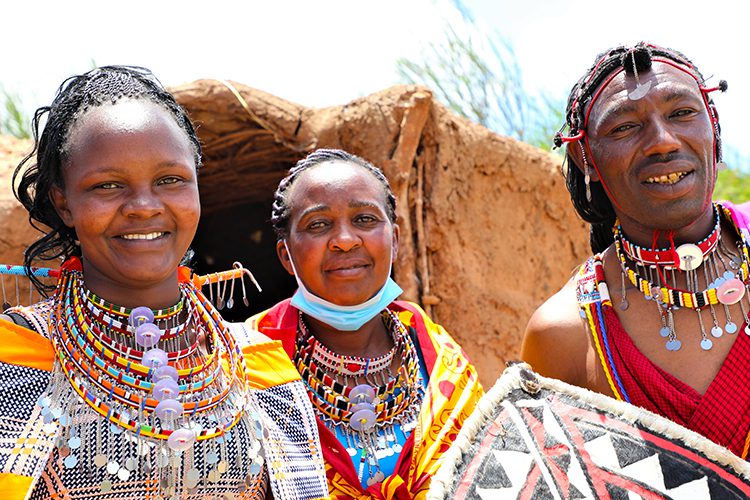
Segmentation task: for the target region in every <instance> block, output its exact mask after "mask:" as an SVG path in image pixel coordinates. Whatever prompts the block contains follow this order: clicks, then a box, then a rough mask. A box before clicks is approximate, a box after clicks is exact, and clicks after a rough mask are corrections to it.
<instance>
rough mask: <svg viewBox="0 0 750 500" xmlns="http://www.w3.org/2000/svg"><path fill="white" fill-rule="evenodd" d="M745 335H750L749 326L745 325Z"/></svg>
mask: <svg viewBox="0 0 750 500" xmlns="http://www.w3.org/2000/svg"><path fill="white" fill-rule="evenodd" d="M745 334H746V335H750V325H745Z"/></svg>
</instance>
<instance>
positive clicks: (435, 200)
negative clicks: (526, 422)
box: [418, 104, 588, 386]
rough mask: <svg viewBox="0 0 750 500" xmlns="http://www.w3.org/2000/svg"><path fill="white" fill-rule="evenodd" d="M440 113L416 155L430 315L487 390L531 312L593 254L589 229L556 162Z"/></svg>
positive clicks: (514, 352)
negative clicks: (454, 342) (576, 211)
mask: <svg viewBox="0 0 750 500" xmlns="http://www.w3.org/2000/svg"><path fill="white" fill-rule="evenodd" d="M434 108H435V109H434V111H433V113H432V115H433V120H431V121H430V122H429V123H428V125H427V126H426V128H425V131H424V135H423V139H422V150H421V153H420V158H418V161H424V164H425V171H424V192H423V193H422V196H423V197H424V201H425V205H426V206H425V216H424V217H425V221H424V223H425V235H426V240H427V241H426V245H427V249H428V250H427V253H428V261H429V280H430V289H431V295H432V297H431V299H432V300H433V301H434V302H437V303H436V304H435V305H434V306H433V307H432V311H431V312H432V316H433V319H434V320H435V321H436V322H439V323H441V324H442V325H443V326H445V327H446V328H447V329H448V331H449V332H451V334H452V335H453V336H454V337H455V338H456V340H458V341H459V342H460V343H461V345H462V346H463V348H464V350H465V351H466V352H467V353H468V354H469V356H470V357H471V359H472V361H473V362H474V363H475V364H476V366H477V368H478V370H479V373H480V378H481V380H482V383H483V384H485V386H489V384H491V383H492V382H494V380H495V378H496V377H497V376H498V375H499V373H500V372H501V371H502V369H503V367H504V363H505V362H506V361H509V360H513V359H517V358H518V353H519V348H520V345H521V340H522V336H523V330H524V328H525V325H526V323H527V321H528V319H529V317H530V316H531V314H532V313H533V311H534V310H535V309H536V307H538V306H539V304H541V303H542V302H543V301H544V300H545V299H546V298H547V297H549V296H550V295H551V294H552V293H554V292H555V291H556V290H557V289H559V288H560V287H561V286H562V285H563V284H564V283H565V282H566V281H567V280H568V279H569V278H570V277H571V275H572V273H573V272H574V270H575V268H576V266H577V264H579V263H580V262H581V261H582V260H583V259H584V258H585V256H586V255H587V254H588V248H587V245H586V239H587V238H586V235H587V233H586V231H585V228H584V225H583V223H582V222H581V221H580V219H578V218H577V217H576V216H575V214H574V212H573V209H572V207H571V205H570V201H569V199H568V195H567V191H566V190H565V186H564V182H563V179H562V176H561V174H560V171H559V169H560V158H559V157H557V156H555V155H552V154H548V153H545V152H543V151H540V150H538V149H536V148H533V147H531V146H528V145H526V144H524V143H520V142H518V141H515V140H513V139H510V138H506V137H501V136H498V135H497V134H493V133H491V132H489V131H488V130H487V129H485V128H483V127H480V126H477V125H475V124H473V123H470V122H467V121H465V120H463V119H461V118H459V117H456V116H455V115H453V114H452V113H450V112H447V110H445V109H444V108H442V106H440V105H439V104H435V105H434ZM430 156H432V157H433V158H432V159H430V158H429V157H430ZM423 157H428V159H426V160H423Z"/></svg>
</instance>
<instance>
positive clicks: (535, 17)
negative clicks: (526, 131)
mask: <svg viewBox="0 0 750 500" xmlns="http://www.w3.org/2000/svg"><path fill="white" fill-rule="evenodd" d="M465 5H466V6H467V7H468V8H469V10H470V11H471V12H472V13H473V14H474V16H475V17H476V18H477V19H478V21H479V23H480V24H481V26H482V27H483V28H484V29H486V30H487V31H490V32H497V33H500V34H502V35H503V36H505V37H506V38H507V39H508V40H510V42H511V44H512V46H513V48H514V49H515V52H516V54H517V56H518V59H519V62H520V64H521V68H522V71H523V78H524V81H525V82H526V85H527V86H528V88H529V90H530V91H532V92H535V91H538V90H540V89H541V90H544V91H546V92H548V93H550V94H552V95H554V96H558V97H560V98H562V97H564V96H567V93H568V91H569V89H570V87H571V86H572V85H573V83H574V82H575V81H576V79H577V78H578V77H579V76H580V75H581V74H582V73H583V72H584V71H585V70H586V69H587V68H588V67H589V65H590V64H591V63H592V62H593V59H594V57H595V56H596V54H597V53H599V52H601V51H602V50H604V49H606V48H608V47H610V46H612V45H616V44H618V43H634V42H636V41H638V40H641V39H645V40H650V41H652V42H655V43H657V44H660V45H665V46H669V47H673V48H676V49H678V50H681V51H682V52H684V53H685V54H686V55H687V56H688V57H690V58H692V59H693V61H694V62H695V63H696V64H697V65H698V66H699V67H700V68H701V70H702V71H703V73H704V75H707V76H708V75H715V78H714V79H713V80H711V81H713V82H716V81H718V79H719V78H722V79H726V80H727V81H728V82H729V91H728V92H727V93H726V94H724V95H720V96H717V97H716V101H717V105H718V108H719V112H720V114H721V121H722V126H723V129H724V133H723V136H724V139H725V142H726V143H727V144H729V145H731V146H732V147H733V148H735V149H736V150H738V151H739V152H740V153H741V154H743V155H744V156H746V157H750V141H747V140H745V139H746V138H747V137H748V131H749V130H750V126H748V124H747V123H746V117H748V116H750V100H748V99H747V95H748V89H750V64H748V62H747V54H748V48H750V28H748V25H747V16H746V15H745V14H744V13H743V12H742V11H741V10H740V9H741V6H742V3H741V2H731V1H725V0H713V1H711V2H710V3H707V2H705V1H702V2H701V1H697V0H649V1H644V0H623V1H618V2H614V1H606V0H533V1H521V0H465ZM0 12H2V21H0V84H3V85H4V86H5V87H6V88H8V89H10V90H11V91H15V92H18V93H19V94H20V95H21V97H22V99H23V103H24V106H25V107H26V108H28V109H29V110H32V109H34V108H36V107H37V106H40V105H43V104H48V103H49V102H50V101H51V99H52V97H53V95H54V91H55V89H56V88H57V86H58V85H59V84H60V83H61V82H62V80H63V79H65V78H67V77H68V76H70V75H73V74H77V73H80V72H83V71H86V70H88V69H90V68H91V67H92V61H95V62H96V64H99V65H104V64H135V65H141V66H146V67H148V68H150V69H151V70H153V71H154V73H155V74H156V75H157V76H158V77H159V78H160V79H161V80H162V82H163V83H165V84H166V85H176V84H179V83H183V82H187V81H191V80H194V79H197V78H225V79H231V80H235V81H239V82H242V83H244V84H247V85H250V86H252V87H256V88H259V89H262V90H265V91H267V92H270V93H272V94H275V95H277V96H279V97H282V98H285V99H289V100H292V101H296V102H299V103H301V104H305V105H309V106H327V105H332V104H343V103H346V102H348V101H350V100H351V99H354V98H356V97H359V96H362V95H366V94H368V93H371V92H375V91H377V90H380V89H383V88H386V87H388V86H390V85H392V84H394V83H398V76H397V74H396V71H395V61H396V59H397V58H398V57H402V56H405V57H410V58H414V57H418V55H419V53H420V51H421V50H422V48H423V46H424V45H425V44H426V43H427V42H429V41H436V40H439V38H440V36H441V34H442V31H443V26H444V24H443V23H444V22H445V19H450V18H452V16H454V15H455V14H453V13H452V9H451V3H450V1H449V0H378V1H372V0H371V1H360V0H318V1H314V0H295V1H292V0H266V1H264V2H259V1H254V0H244V1H240V0H237V1H229V0H208V1H203V2H197V1H194V0H182V1H179V2H178V1H174V0H148V1H144V0H129V1H127V2H108V1H102V0H97V1H94V0H81V1H77V0H66V1H59V0H34V1H21V0H14V1H13V2H12V3H4V5H3V6H2V7H1V8H0ZM745 167H746V166H745Z"/></svg>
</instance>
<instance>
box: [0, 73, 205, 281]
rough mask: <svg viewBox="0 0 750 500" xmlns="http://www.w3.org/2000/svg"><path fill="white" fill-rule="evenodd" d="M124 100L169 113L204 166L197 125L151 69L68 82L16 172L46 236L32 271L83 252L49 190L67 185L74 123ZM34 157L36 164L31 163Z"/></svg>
mask: <svg viewBox="0 0 750 500" xmlns="http://www.w3.org/2000/svg"><path fill="white" fill-rule="evenodd" d="M124 98H125V99H146V100H149V101H151V102H153V103H154V104H156V105H158V106H160V107H162V108H163V109H165V110H166V111H167V112H169V113H170V115H172V117H173V118H174V119H175V121H176V122H177V124H178V126H179V127H180V128H181V129H182V130H184V131H185V134H186V135H187V137H188V139H189V140H190V143H191V146H192V148H193V157H194V159H195V166H196V169H197V168H200V166H201V145H200V142H199V140H198V136H197V134H196V133H195V128H194V127H193V124H192V123H191V121H190V119H189V118H188V116H187V113H186V112H185V110H184V109H183V108H182V107H181V106H180V105H179V104H178V103H177V101H175V99H174V96H172V94H170V93H169V92H168V91H167V90H165V89H164V87H163V86H162V84H161V83H160V82H159V80H157V79H156V77H155V76H154V75H153V74H152V73H151V72H150V71H149V70H148V69H146V68H141V67H137V66H103V67H100V68H96V69H93V70H91V71H88V72H87V73H84V74H82V75H76V76H72V77H70V78H68V79H66V80H65V81H64V82H63V83H62V84H61V85H60V87H59V88H58V89H57V93H56V95H55V98H54V100H53V101H52V104H51V105H50V106H44V107H41V108H39V109H37V110H36V112H35V113H34V118H33V120H32V129H33V133H34V149H33V150H32V151H31V153H29V154H28V156H26V157H25V158H24V159H23V160H22V161H21V163H20V164H19V165H18V167H16V169H15V171H14V172H13V193H14V194H15V196H16V198H17V199H18V201H20V202H21V204H22V205H23V206H24V208H26V210H28V212H29V221H30V222H31V225H32V226H34V227H35V228H36V229H38V230H40V231H42V232H43V233H44V236H42V237H41V238H40V239H38V240H37V241H35V242H34V243H32V244H31V245H30V246H29V247H28V248H27V249H26V251H25V252H24V266H25V267H26V270H27V272H29V268H30V267H31V265H32V263H33V262H34V261H35V260H53V259H56V258H58V257H62V258H67V257H69V256H71V255H80V248H78V247H77V246H76V245H75V240H76V235H75V230H74V229H73V228H69V227H67V226H66V225H65V224H64V223H63V221H62V219H60V216H59V215H58V214H57V211H56V210H55V207H54V205H53V204H52V201H51V199H50V190H51V189H52V187H54V186H58V187H63V176H62V167H63V166H64V165H65V163H66V162H67V161H68V160H69V151H68V147H69V144H68V139H69V137H70V132H71V130H72V128H73V126H74V124H75V123H76V122H77V121H78V120H80V119H81V117H83V116H84V115H85V114H86V113H87V112H88V111H89V110H91V109H92V108H95V107H98V106H101V105H103V104H115V103H117V102H118V101H119V100H120V99H124ZM45 117H46V123H45V124H44V126H43V127H44V128H43V130H41V129H42V121H43V119H44V118H45ZM34 157H36V163H33V164H32V163H31V160H32V158H34ZM29 276H31V273H29ZM31 279H32V282H33V283H34V285H35V286H36V288H37V289H38V290H39V291H40V292H42V293H44V292H47V291H50V290H51V289H52V287H51V286H48V285H45V284H44V283H42V282H41V281H39V280H38V279H37V278H34V277H32V278H31Z"/></svg>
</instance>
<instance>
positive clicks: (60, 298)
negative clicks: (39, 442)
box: [39, 259, 263, 496]
mask: <svg viewBox="0 0 750 500" xmlns="http://www.w3.org/2000/svg"><path fill="white" fill-rule="evenodd" d="M180 293H181V300H180V301H179V303H178V304H176V305H175V306H173V307H170V308H167V309H163V310H156V311H153V310H151V309H149V308H146V307H137V308H134V309H128V308H123V307H118V306H115V305H114V304H110V303H108V302H107V301H105V300H103V299H101V298H99V297H97V296H96V295H94V294H93V293H92V292H90V291H89V290H86V288H85V286H84V283H83V276H82V273H81V266H80V262H79V261H78V260H77V259H71V260H69V261H68V262H66V264H65V265H64V266H63V268H62V269H61V273H60V278H59V281H58V285H57V289H56V292H55V295H54V297H53V299H52V304H53V307H52V311H51V313H50V321H49V334H50V339H51V341H52V343H53V346H54V348H55V353H56V360H55V361H56V362H55V365H56V366H55V370H54V372H53V377H52V380H51V383H50V385H49V387H48V389H47V391H45V393H44V394H43V395H42V396H41V397H40V399H39V405H40V406H41V408H42V414H43V415H44V419H45V422H46V423H47V424H48V425H50V426H52V427H50V431H52V429H56V428H57V427H56V426H55V424H58V425H59V427H60V428H61V431H60V432H59V434H58V438H57V441H56V443H57V448H58V453H59V455H60V457H61V458H62V459H63V465H64V466H65V467H66V468H68V469H74V468H76V467H79V466H81V465H83V466H84V469H85V468H86V467H88V470H89V474H96V473H97V472H96V471H98V470H99V469H102V468H105V467H106V471H107V473H108V475H109V476H111V479H110V478H107V479H105V480H103V481H102V482H101V484H100V488H101V491H103V492H108V491H111V489H112V481H113V480H116V479H119V480H121V481H128V480H129V479H130V477H131V476H132V475H135V476H138V475H139V474H140V475H145V476H147V477H155V478H156V481H157V484H158V485H159V488H160V491H161V492H162V493H163V494H164V495H165V496H171V495H174V494H175V492H178V491H179V490H180V486H182V487H184V488H186V489H188V490H191V489H193V488H195V487H197V485H198V484H199V483H200V481H202V480H206V481H209V482H216V481H219V480H220V479H221V477H222V474H224V472H226V471H227V468H228V463H229V460H232V459H233V458H235V457H229V456H228V453H227V445H226V443H227V442H229V441H231V440H232V435H233V433H234V432H233V431H234V429H235V428H236V427H237V424H238V423H239V422H242V425H241V426H239V427H238V428H239V430H238V431H237V432H240V433H244V434H243V435H242V436H241V437H240V438H241V439H242V440H244V442H245V443H248V444H253V443H257V444H258V446H257V448H260V446H259V439H260V437H261V436H262V428H261V426H260V423H259V420H258V416H257V413H256V412H255V410H254V409H253V408H252V405H251V403H250V401H249V398H248V392H247V390H246V385H245V384H246V380H245V373H246V367H245V362H244V358H243V356H242V352H241V350H240V348H239V346H238V345H236V343H235V341H234V339H233V337H232V335H231V334H230V333H229V331H228V329H227V327H226V325H225V324H224V322H223V321H222V320H221V318H220V317H219V315H218V313H217V312H216V311H215V310H214V308H213V307H212V306H211V304H210V303H209V302H208V301H207V300H206V298H205V297H203V296H202V294H200V293H198V292H197V290H196V289H195V287H194V286H193V284H192V283H190V282H189V281H186V282H182V283H180ZM201 339H204V340H205V342H204V344H205V345H204V346H201ZM89 410H91V411H93V413H92V412H91V411H89ZM95 415H96V416H98V418H99V419H101V420H99V421H97V420H96V418H95ZM102 420H103V422H104V423H105V424H108V427H106V426H102V425H101V421H102ZM92 427H93V429H95V430H94V431H93V432H95V436H91V435H89V434H91V432H92V430H91V429H92ZM103 429H106V430H108V431H109V432H111V433H112V434H113V435H115V436H116V435H127V436H129V437H128V439H127V441H129V442H130V443H132V446H117V447H114V445H113V444H111V442H110V443H105V442H104V440H103V439H102V432H103ZM82 441H83V442H84V443H88V444H87V445H86V446H83V447H82V446H81V443H82ZM109 441H111V440H109ZM196 442H202V443H204V445H202V446H201V447H200V450H198V451H197V452H199V453H201V456H200V457H196ZM89 444H91V445H92V446H93V448H94V449H93V451H92V450H90V449H86V448H87V447H88V446H89ZM252 448H253V449H256V446H255V444H253V446H252ZM236 458H237V460H235V461H234V462H236V464H238V465H235V466H240V467H241V468H242V470H243V471H244V472H243V474H245V473H246V474H247V478H248V479H247V484H248V485H250V484H251V482H252V481H253V479H252V478H253V477H255V476H257V475H258V473H259V472H260V470H261V466H262V461H263V456H262V454H256V455H255V456H254V458H253V457H250V458H247V457H240V456H239V455H238V456H237V457H236ZM246 458H247V459H246ZM84 460H87V461H88V462H90V463H83V464H82V462H83V461H84ZM234 462H233V463H234ZM198 464H200V465H198Z"/></svg>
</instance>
